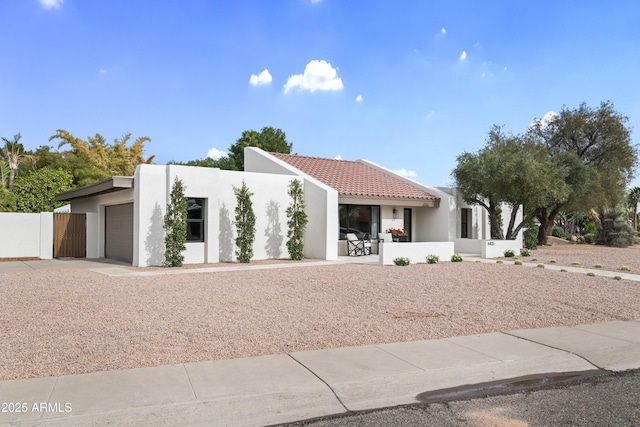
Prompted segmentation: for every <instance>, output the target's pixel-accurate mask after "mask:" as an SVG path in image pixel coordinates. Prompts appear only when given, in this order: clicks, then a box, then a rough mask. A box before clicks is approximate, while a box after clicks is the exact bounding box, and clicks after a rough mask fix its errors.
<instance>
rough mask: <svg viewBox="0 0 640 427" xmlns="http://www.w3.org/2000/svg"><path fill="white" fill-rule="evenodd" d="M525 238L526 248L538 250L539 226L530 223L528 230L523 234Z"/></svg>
mask: <svg viewBox="0 0 640 427" xmlns="http://www.w3.org/2000/svg"><path fill="white" fill-rule="evenodd" d="M523 238H524V247H525V248H527V249H531V250H534V249H537V248H538V226H537V225H535V224H534V223H533V221H530V222H529V223H527V229H526V230H525V231H524V233H523Z"/></svg>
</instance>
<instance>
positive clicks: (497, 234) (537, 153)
mask: <svg viewBox="0 0 640 427" xmlns="http://www.w3.org/2000/svg"><path fill="white" fill-rule="evenodd" d="M568 174H569V170H568V169H567V168H566V167H565V166H564V165H563V164H558V162H555V161H554V159H552V158H551V157H550V156H549V155H548V151H547V150H545V149H544V148H542V149H541V147H540V146H538V145H537V144H535V142H534V141H532V140H531V139H529V138H527V137H526V135H512V134H506V133H505V132H503V130H502V128H501V127H499V126H494V127H493V128H492V129H491V130H490V131H489V133H488V136H487V140H486V144H485V147H484V148H483V149H481V150H479V151H478V152H476V153H467V152H465V153H463V154H461V155H460V156H458V158H457V166H456V168H455V169H454V170H453V173H452V175H453V178H454V179H455V181H456V184H457V188H458V191H459V192H460V194H461V196H462V198H463V200H464V201H465V202H467V203H469V204H476V205H480V206H482V207H483V208H484V209H485V210H486V211H487V213H488V215H489V222H490V225H491V230H492V233H491V234H492V236H491V237H492V238H496V239H505V238H506V239H508V240H513V239H515V238H516V237H517V235H518V233H519V232H520V230H521V229H522V227H523V226H524V225H525V224H527V223H528V222H529V221H530V220H531V219H532V218H533V217H534V216H535V215H536V212H535V211H532V210H527V212H526V213H525V215H524V217H523V219H522V220H521V221H520V222H519V223H516V219H517V213H518V211H519V210H520V208H522V207H524V206H525V205H527V204H535V205H537V204H541V203H549V201H550V200H560V199H566V198H567V197H568V193H569V188H568V186H567V185H566V183H565V179H566V177H567V175H568ZM502 204H506V205H507V206H509V208H510V211H511V214H510V216H509V218H508V220H509V221H508V226H507V230H506V232H505V231H504V230H503V229H502V219H501V206H502Z"/></svg>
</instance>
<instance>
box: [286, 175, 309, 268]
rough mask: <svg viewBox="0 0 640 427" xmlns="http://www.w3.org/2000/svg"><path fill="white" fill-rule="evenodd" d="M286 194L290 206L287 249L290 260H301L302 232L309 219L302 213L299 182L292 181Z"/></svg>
mask: <svg viewBox="0 0 640 427" xmlns="http://www.w3.org/2000/svg"><path fill="white" fill-rule="evenodd" d="M287 193H288V194H289V196H290V197H291V204H290V205H289V207H288V208H287V218H288V220H287V226H288V231H287V237H288V238H289V240H287V249H288V251H289V257H290V258H291V259H292V260H301V259H302V258H303V257H304V231H305V228H306V226H307V222H308V221H309V219H308V216H307V213H306V212H305V211H304V208H305V203H304V193H303V191H302V184H301V183H300V180H298V179H292V180H291V181H290V182H289V189H288V192H287Z"/></svg>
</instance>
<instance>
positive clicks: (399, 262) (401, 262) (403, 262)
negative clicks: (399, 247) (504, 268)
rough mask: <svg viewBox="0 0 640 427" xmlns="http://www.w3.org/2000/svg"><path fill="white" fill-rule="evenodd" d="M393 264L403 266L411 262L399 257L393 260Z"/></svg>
mask: <svg viewBox="0 0 640 427" xmlns="http://www.w3.org/2000/svg"><path fill="white" fill-rule="evenodd" d="M393 263H394V264H395V265H401V266H405V265H409V264H411V261H410V260H409V258H405V257H402V256H399V257H398V258H396V259H394V260H393Z"/></svg>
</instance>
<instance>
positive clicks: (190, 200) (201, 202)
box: [187, 197, 206, 243]
mask: <svg viewBox="0 0 640 427" xmlns="http://www.w3.org/2000/svg"><path fill="white" fill-rule="evenodd" d="M194 204H195V205H196V206H199V207H200V209H192V208H191V207H192V206H194ZM205 208H206V199H204V198H200V197H187V243H201V242H204V235H205V232H204V231H205V220H204V218H205ZM197 211H200V214H199V215H197Z"/></svg>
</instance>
